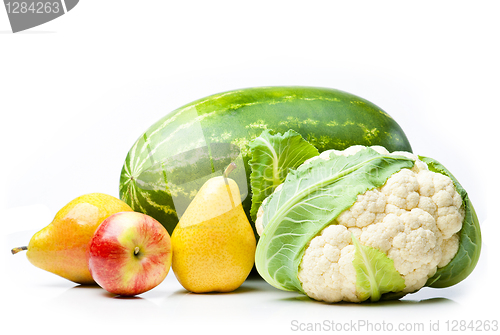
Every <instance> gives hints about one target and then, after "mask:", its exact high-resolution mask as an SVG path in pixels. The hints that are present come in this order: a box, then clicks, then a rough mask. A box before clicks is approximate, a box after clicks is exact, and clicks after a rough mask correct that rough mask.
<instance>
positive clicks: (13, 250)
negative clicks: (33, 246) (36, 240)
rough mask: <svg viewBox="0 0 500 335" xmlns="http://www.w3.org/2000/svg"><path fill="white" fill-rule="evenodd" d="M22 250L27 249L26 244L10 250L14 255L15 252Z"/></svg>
mask: <svg viewBox="0 0 500 335" xmlns="http://www.w3.org/2000/svg"><path fill="white" fill-rule="evenodd" d="M23 250H28V247H26V246H23V247H17V248H14V249H12V250H11V252H12V254H13V255H15V254H17V253H18V252H19V251H23Z"/></svg>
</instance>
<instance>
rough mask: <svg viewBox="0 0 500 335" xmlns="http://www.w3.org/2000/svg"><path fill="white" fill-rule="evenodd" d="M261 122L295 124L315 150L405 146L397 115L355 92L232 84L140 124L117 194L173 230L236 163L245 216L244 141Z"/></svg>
mask: <svg viewBox="0 0 500 335" xmlns="http://www.w3.org/2000/svg"><path fill="white" fill-rule="evenodd" d="M265 129H272V130H273V131H275V132H280V133H284V132H286V131H287V130H289V129H293V130H295V131H296V132H298V133H299V134H301V135H302V137H303V138H304V139H305V140H307V141H309V142H310V143H311V144H313V145H314V146H315V147H316V148H317V149H318V151H319V152H322V151H324V150H329V149H338V150H343V149H345V148H347V147H349V146H351V145H356V144H360V145H365V146H370V145H381V146H384V147H386V148H387V149H388V150H389V151H391V152H392V151H409V152H411V146H410V143H409V142H408V139H407V138H406V136H405V134H404V132H403V130H402V129H401V127H400V126H399V125H398V124H397V123H396V121H394V119H392V118H391V117H390V116H389V115H388V114H387V113H385V112H384V111H383V110H382V109H380V108H379V107H377V106H376V105H374V104H372V103H371V102H369V101H367V100H364V99H362V98H360V97H357V96H355V95H352V94H349V93H346V92H343V91H339V90H335V89H329V88H317V87H257V88H247V89H241V90H234V91H229V92H224V93H219V94H215V95H211V96H209V97H206V98H203V99H200V100H197V101H194V102H192V103H189V104H187V105H185V106H182V107H180V108H178V109H176V110H174V111H172V112H171V113H169V114H167V115H166V116H165V117H163V118H162V119H160V120H159V121H158V122H156V123H155V124H153V125H152V126H151V127H150V128H149V129H148V130H146V132H145V133H144V134H142V135H141V136H140V137H139V139H138V140H137V141H136V142H135V143H134V145H133V146H132V148H131V149H130V151H129V153H128V155H127V157H126V159H125V163H124V165H123V168H122V171H121V176H120V198H121V199H122V200H123V201H125V202H126V203H127V204H129V205H130V206H131V207H132V208H133V209H134V210H135V211H138V212H142V213H145V214H148V215H150V216H152V217H154V218H155V219H157V220H158V221H159V222H161V223H162V224H163V225H164V226H165V228H166V229H167V230H168V232H169V233H172V231H173V229H174V228H175V226H176V224H177V222H178V221H179V217H180V216H181V215H182V213H183V212H184V210H185V209H186V207H187V205H188V204H189V202H190V201H191V200H192V199H193V198H194V196H195V194H196V192H197V190H198V189H199V188H200V187H201V186H202V184H203V183H204V182H205V181H206V180H208V179H209V178H211V177H212V176H215V175H220V174H221V173H222V171H223V170H224V168H225V167H226V166H227V165H228V164H229V163H231V162H235V163H236V165H237V167H238V169H237V170H236V171H235V172H232V175H231V177H232V178H233V179H235V180H236V181H237V183H238V186H239V188H240V193H241V196H242V199H243V208H244V210H245V212H246V213H247V216H248V218H249V220H250V221H251V219H250V207H251V196H249V193H250V186H249V181H250V172H251V171H250V168H249V166H248V161H249V159H250V157H249V147H248V143H249V142H250V141H251V140H252V139H254V138H256V137H257V136H259V135H260V134H261V133H262V131H263V130H265Z"/></svg>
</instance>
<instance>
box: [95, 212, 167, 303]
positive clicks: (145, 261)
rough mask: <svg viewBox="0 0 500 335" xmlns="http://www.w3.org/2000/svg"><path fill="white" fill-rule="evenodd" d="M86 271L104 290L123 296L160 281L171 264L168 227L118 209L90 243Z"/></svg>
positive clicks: (146, 216)
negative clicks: (88, 271)
mask: <svg viewBox="0 0 500 335" xmlns="http://www.w3.org/2000/svg"><path fill="white" fill-rule="evenodd" d="M88 252H89V270H90V274H91V275H92V278H93V279H94V280H95V281H96V282H97V284H99V285H100V286H101V287H102V288H104V289H105V290H107V291H109V292H111V293H114V294H119V295H123V296H133V295H136V294H141V293H144V292H146V291H149V290H150V289H152V288H154V287H156V286H157V285H158V284H160V283H161V282H162V281H163V279H165V277H166V276H167V273H168V271H169V270H170V265H171V264H172V246H171V243H170V236H169V235H168V232H167V230H166V229H165V228H164V227H163V226H162V225H161V224H160V223H159V222H158V221H156V220H155V219H153V218H152V217H150V216H148V215H145V214H141V213H136V212H120V213H116V214H113V215H111V216H110V217H108V218H107V219H105V220H104V221H103V222H102V223H101V225H100V226H99V227H98V228H97V230H96V232H95V233H94V236H93V237H92V239H91V240H90V244H89V249H88Z"/></svg>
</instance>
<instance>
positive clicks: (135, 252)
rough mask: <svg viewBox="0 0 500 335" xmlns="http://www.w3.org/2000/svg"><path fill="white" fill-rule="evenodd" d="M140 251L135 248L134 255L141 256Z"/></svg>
mask: <svg viewBox="0 0 500 335" xmlns="http://www.w3.org/2000/svg"><path fill="white" fill-rule="evenodd" d="M139 251H140V249H139V247H135V249H134V255H137V254H139Z"/></svg>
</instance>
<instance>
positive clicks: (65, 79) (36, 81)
mask: <svg viewBox="0 0 500 335" xmlns="http://www.w3.org/2000/svg"><path fill="white" fill-rule="evenodd" d="M497 8H498V5H497V3H496V2H495V1H476V2H472V1H471V2H462V1H452V2H451V1H450V2H447V1H439V2H438V1H418V2H403V1H349V2H347V1H310V2H306V1H283V2H281V1H268V2H261V1H248V2H236V1H227V2H219V1H206V2H202V1H198V2H194V1H193V2H189V1H175V2H174V1H142V2H140V1H124V0H120V1H118V0H107V1H90V0H82V1H80V3H79V4H78V5H77V6H76V7H75V8H74V9H73V10H72V11H71V12H69V13H68V14H67V15H65V16H63V17H61V18H59V19H56V20H54V21H52V22H49V23H47V24H45V25H42V26H39V27H36V28H33V29H31V30H28V31H25V32H21V33H17V34H12V33H11V31H10V26H9V23H8V19H7V15H6V13H5V11H4V10H3V8H1V9H0V66H1V71H0V111H1V113H2V114H1V115H2V121H1V123H0V125H1V129H0V143H1V146H2V147H1V148H2V151H1V156H0V157H1V164H0V175H1V176H2V183H1V186H0V189H1V193H0V200H1V202H0V203H1V216H0V224H1V230H0V234H1V237H2V239H1V243H2V244H1V246H0V247H1V249H0V255H1V260H2V266H1V269H2V270H1V271H2V272H1V273H2V275H1V276H0V278H1V279H0V280H1V283H0V284H1V286H0V287H2V291H3V292H2V297H1V301H2V307H4V308H3V310H4V312H3V313H2V316H1V319H2V321H1V323H0V329H1V328H4V329H8V330H10V331H15V332H17V333H28V332H34V331H49V330H51V331H52V332H53V333H54V334H63V333H77V334H80V333H82V334H83V333H85V334H88V333H89V332H93V333H97V334H101V333H104V332H105V331H113V333H119V332H120V331H121V330H124V331H126V332H127V333H138V332H140V333H142V334H144V333H147V332H150V333H153V332H154V333H155V334H158V333H160V334H167V333H170V334H175V332H178V333H180V332H181V331H182V332H183V333H185V332H188V333H189V332H190V331H192V330H198V331H212V332H213V331H215V330H217V331H220V332H222V333H229V332H231V333H233V334H234V333H252V334H253V333H256V332H259V333H261V332H263V333H280V334H281V333H287V332H290V333H296V332H294V331H293V330H294V329H295V328H294V326H293V324H292V322H297V323H296V324H297V325H298V324H299V323H301V324H302V325H301V326H305V325H304V324H305V323H308V322H313V323H317V322H319V323H322V322H323V321H324V320H327V321H330V320H332V321H334V322H339V323H344V322H347V323H349V322H351V321H352V322H357V321H358V320H365V321H367V322H372V323H378V324H379V326H382V322H385V323H389V322H391V323H393V324H394V327H397V324H398V323H399V322H410V323H414V322H422V323H423V324H424V325H425V327H426V328H425V329H426V330H429V324H430V322H435V321H437V320H439V321H440V324H439V326H440V330H441V332H443V331H445V330H446V323H445V322H446V320H493V319H496V320H500V316H499V313H498V309H496V310H495V309H494V307H495V306H496V305H495V304H494V303H493V304H491V303H489V302H490V301H492V300H493V301H496V300H497V298H496V296H497V293H498V292H497V291H498V276H499V271H498V256H499V243H498V235H499V233H500V232H499V229H498V215H496V212H497V211H498V207H499V205H498V202H499V201H500V196H499V195H498V193H499V192H498V190H499V189H500V183H499V181H498V158H497V156H498V140H497V134H498V133H499V130H498V120H499V119H498V112H499V104H498V98H499V92H500V84H499V78H500V66H499V65H498V64H499V59H500V52H499V47H498V42H499V33H500V21H499V20H498V11H497V10H496V9H497ZM268 85H307V86H324V87H332V88H337V89H341V90H344V91H347V92H350V93H353V94H356V95H359V96H361V97H363V98H365V99H368V100H370V101H372V102H373V103H375V104H377V105H378V106H380V107H381V108H382V109H384V110H385V111H386V112H388V113H389V114H390V115H391V116H393V117H394V118H395V119H396V120H397V121H398V123H399V124H400V125H401V126H402V128H403V129H404V130H405V132H406V134H407V136H408V138H409V140H410V141H411V144H412V147H413V150H414V152H415V153H418V154H423V155H426V156H430V157H433V158H436V159H438V160H439V161H441V162H442V163H443V164H444V165H445V166H447V167H448V168H449V169H450V170H451V171H452V172H453V173H454V174H455V176H456V177H457V178H458V179H459V180H460V181H461V183H462V185H463V186H464V187H465V188H466V189H467V190H468V192H469V195H470V197H471V199H472V201H473V203H474V205H475V208H476V210H477V213H478V216H479V219H480V221H481V228H482V233H483V251H482V255H481V259H480V261H479V264H478V266H477V268H476V270H475V272H474V273H473V274H472V275H471V276H470V277H469V278H467V279H466V280H465V281H464V282H462V283H460V284H458V285H456V286H454V287H452V288H449V289H445V290H434V289H428V288H427V289H422V290H421V291H420V292H418V293H417V294H414V295H409V296H407V297H406V298H405V299H404V300H403V301H400V302H392V303H383V304H379V305H353V304H341V305H328V304H323V303H318V302H314V301H311V300H308V299H306V298H304V297H302V296H300V295H299V294H296V293H290V292H281V291H278V290H276V289H274V288H272V287H271V286H269V285H267V284H266V283H265V282H262V281H259V280H255V279H254V280H251V281H248V282H246V283H245V284H244V285H243V287H242V288H240V289H239V290H238V291H236V292H234V293H232V294H225V295H221V294H219V295H217V294H211V295H193V294H189V293H187V292H186V291H185V290H183V289H182V287H181V286H180V285H179V284H178V283H177V281H176V279H175V277H174V275H173V273H172V272H171V273H170V274H169V275H168V277H167V279H166V281H165V282H164V283H162V284H161V285H160V286H158V287H157V288H155V289H154V290H152V291H150V292H148V293H145V294H143V295H141V296H140V297H138V298H136V299H118V298H115V297H113V296H111V295H108V294H106V293H105V291H104V290H102V289H99V288H83V287H77V286H76V285H75V284H73V283H71V282H68V281H66V280H64V279H62V278H59V277H57V276H55V275H53V274H50V273H47V272H44V271H42V270H40V269H37V268H35V267H33V266H32V265H31V264H29V262H28V261H27V259H26V257H25V255H24V254H18V255H15V256H12V255H11V254H10V249H11V248H12V247H15V246H19V245H25V244H27V242H28V241H29V238H30V237H31V235H32V234H33V233H34V232H36V231H38V230H39V229H41V228H43V227H44V226H46V225H47V224H48V223H50V221H51V220H52V218H53V216H54V215H55V213H56V212H57V210H58V209H60V208H61V207H63V206H64V205H65V204H66V203H67V202H69V201H70V200H72V199H73V198H75V197H77V196H79V195H82V194H85V193H90V192H104V193H108V194H111V195H114V196H118V180H119V174H120V170H121V166H122V163H123V161H124V159H125V156H126V154H127V152H128V150H129V148H130V147H131V145H132V144H133V143H134V141H135V140H136V139H137V137H138V136H139V135H140V134H141V133H142V132H143V131H144V130H146V129H147V128H148V127H149V126H150V125H151V124H152V123H153V122H155V121H156V120H158V119H159V118H161V117H162V116H163V115H165V114H166V113H168V112H169V111H171V110H173V109H175V108H177V107H179V106H181V105H183V104H186V103H188V102H190V101H192V100H195V99H198V98H201V97H204V96H207V95H210V94H213V93H218V92H221V91H226V90H230V89H237V88H244V87H252V86H268ZM75 286H76V287H75ZM436 298H437V299H436ZM492 306H493V308H492ZM5 310H7V312H5ZM293 320H296V321H293ZM375 327H377V325H375ZM323 330H326V328H323ZM361 330H363V329H361ZM325 332H326V331H325ZM352 333H361V331H360V330H359V329H358V331H354V330H353V331H352Z"/></svg>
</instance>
